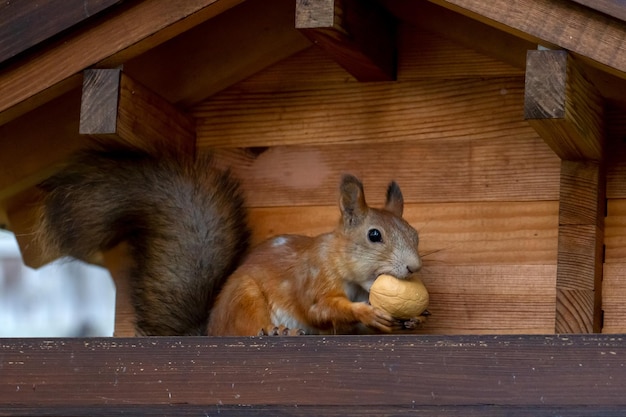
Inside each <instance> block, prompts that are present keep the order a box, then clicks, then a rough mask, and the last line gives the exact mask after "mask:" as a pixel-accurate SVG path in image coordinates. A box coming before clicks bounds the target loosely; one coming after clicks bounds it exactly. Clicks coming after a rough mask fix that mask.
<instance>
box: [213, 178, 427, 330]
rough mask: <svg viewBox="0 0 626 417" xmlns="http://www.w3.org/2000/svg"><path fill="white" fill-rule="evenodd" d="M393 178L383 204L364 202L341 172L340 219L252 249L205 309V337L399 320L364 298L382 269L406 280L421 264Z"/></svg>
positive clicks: (391, 326)
mask: <svg viewBox="0 0 626 417" xmlns="http://www.w3.org/2000/svg"><path fill="white" fill-rule="evenodd" d="M403 206H404V201H403V197H402V192H401V191H400V188H399V187H398V185H397V184H396V183H395V182H391V183H390V184H389V186H388V189H387V198H386V203H385V207H384V209H382V210H381V209H376V208H372V207H369V206H368V205H367V203H366V202H365V195H364V192H363V185H362V184H361V182H360V181H359V180H358V179H357V178H356V177H354V176H352V175H345V176H344V177H343V179H342V181H341V185H340V198H339V208H340V211H341V220H340V221H339V223H338V224H337V226H336V227H335V229H334V230H333V231H331V232H330V233H326V234H322V235H319V236H315V237H306V236H299V235H282V236H277V237H274V238H271V239H269V240H267V241H266V242H264V243H262V244H260V245H259V246H258V247H256V248H254V249H253V250H252V251H251V252H250V253H249V254H248V255H247V256H246V257H245V258H244V260H243V263H242V264H241V265H240V266H239V267H238V268H237V269H236V270H235V272H234V273H233V274H232V275H231V276H230V277H229V278H228V279H227V280H226V283H225V284H224V287H223V288H222V290H221V292H220V294H219V295H218V297H217V300H216V302H215V304H214V306H213V308H212V310H211V314H210V317H209V325H208V332H207V333H208V334H209V335H232V336H246V335H259V334H261V335H263V334H277V333H278V332H280V334H340V333H353V332H357V331H360V330H359V326H363V325H364V326H365V327H367V328H369V329H370V330H373V331H377V332H391V331H393V330H397V329H398V328H399V326H400V327H401V325H400V324H399V322H398V321H397V320H396V319H394V318H393V317H391V316H389V315H388V314H387V313H385V312H383V311H382V310H379V309H376V308H374V307H372V306H371V305H369V304H368V303H367V299H368V291H369V288H370V287H371V285H372V283H373V282H374V280H375V279H376V278H377V277H378V276H379V275H381V274H389V275H393V276H395V277H397V278H400V279H404V278H408V277H409V276H410V275H411V274H413V273H415V272H417V271H418V270H419V269H420V268H421V265H422V262H421V259H420V256H419V254H418V243H419V239H418V233H417V231H416V230H415V229H414V228H413V227H411V225H409V223H407V222H406V221H405V220H404V219H403V218H402V211H403Z"/></svg>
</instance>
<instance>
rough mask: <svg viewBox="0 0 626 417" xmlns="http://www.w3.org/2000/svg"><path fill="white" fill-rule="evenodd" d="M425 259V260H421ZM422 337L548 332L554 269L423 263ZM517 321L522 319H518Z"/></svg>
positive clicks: (551, 327)
mask: <svg viewBox="0 0 626 417" xmlns="http://www.w3.org/2000/svg"><path fill="white" fill-rule="evenodd" d="M425 261H426V260H425ZM420 277H421V279H422V281H423V282H424V285H426V288H427V289H428V292H429V295H430V303H429V305H428V311H430V312H431V313H432V314H431V316H430V317H429V318H428V321H427V322H426V324H425V325H424V327H423V329H422V330H420V333H425V334H448V335H453V334H533V333H534V334H536V333H541V334H546V333H552V332H554V328H555V315H554V311H555V300H556V289H555V288H556V287H555V278H556V265H555V264H553V265H520V264H515V265H491V264H489V265H455V264H448V265H445V264H444V265H441V264H440V265H428V264H427V262H425V265H424V269H423V270H422V271H420ZM521 318H523V319H521Z"/></svg>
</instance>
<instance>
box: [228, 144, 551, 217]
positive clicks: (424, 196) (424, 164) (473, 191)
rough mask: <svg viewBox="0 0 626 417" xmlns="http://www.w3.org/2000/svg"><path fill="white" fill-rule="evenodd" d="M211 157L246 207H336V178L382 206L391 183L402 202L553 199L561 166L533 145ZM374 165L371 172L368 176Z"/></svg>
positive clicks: (293, 149)
mask: <svg viewBox="0 0 626 417" xmlns="http://www.w3.org/2000/svg"><path fill="white" fill-rule="evenodd" d="M216 153H217V155H219V157H220V158H221V159H222V160H223V161H224V162H225V163H226V164H227V165H229V166H231V167H232V168H233V170H234V171H235V173H236V174H237V175H238V177H239V178H241V179H243V180H244V184H243V188H244V191H245V193H246V197H247V201H248V204H249V205H250V206H252V207H284V206H298V207H299V206H309V205H321V206H325V205H332V206H334V205H336V199H337V187H338V181H339V178H340V176H341V174H343V173H345V172H351V173H353V174H355V175H357V176H358V177H360V178H361V179H362V180H363V182H364V184H365V188H366V193H367V196H368V201H369V200H371V201H370V203H373V204H378V203H379V202H382V200H383V196H384V192H385V187H386V186H387V184H388V183H389V181H391V180H392V179H395V180H396V181H397V182H398V184H400V187H401V188H402V190H403V193H404V196H405V201H406V202H407V203H417V202H422V203H423V202H458V201H539V200H548V201H555V200H558V196H559V173H560V161H559V159H558V158H557V157H556V156H555V155H554V153H553V152H552V151H551V150H550V149H549V148H548V147H547V146H546V145H545V143H544V142H543V141H542V140H541V139H539V138H536V137H535V138H534V139H533V138H517V137H513V136H511V137H499V138H493V139H490V140H485V141H480V140H476V141H474V140H466V139H459V140H433V141H425V142H421V141H416V142H411V141H406V142H393V143H385V142H383V141H381V142H379V143H368V144H340V145H324V146H284V147H283V146H277V147H272V148H269V149H267V150H265V151H262V152H261V153H260V154H259V153H252V152H244V151H237V152H233V151H232V150H230V149H228V150H225V151H219V152H218V151H216ZM372 161H376V169H372Z"/></svg>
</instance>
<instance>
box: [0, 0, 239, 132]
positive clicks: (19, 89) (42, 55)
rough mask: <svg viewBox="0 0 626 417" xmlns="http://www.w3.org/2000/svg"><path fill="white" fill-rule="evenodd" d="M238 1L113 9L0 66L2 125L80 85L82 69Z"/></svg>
mask: <svg viewBox="0 0 626 417" xmlns="http://www.w3.org/2000/svg"><path fill="white" fill-rule="evenodd" d="M241 1H242V0H189V1H185V2H172V1H170V0H145V1H140V2H129V3H127V4H125V5H122V7H120V8H116V11H115V13H113V14H111V15H109V14H107V15H106V16H104V18H102V19H100V20H97V21H96V23H95V24H92V25H89V26H86V27H85V28H82V29H81V30H79V31H77V32H72V33H70V34H68V35H67V36H64V37H62V38H60V39H59V40H58V41H56V42H53V43H51V44H50V45H48V46H47V47H46V48H45V49H44V50H43V51H41V52H38V53H37V54H36V55H33V56H28V57H26V58H27V59H24V60H22V59H19V60H16V61H14V62H13V63H12V65H9V66H8V67H5V68H3V69H2V70H0V91H2V94H1V95H0V125H2V124H5V123H7V122H8V121H10V120H13V119H15V118H16V117H18V116H20V115H22V114H24V113H26V112H28V111H30V110H32V109H33V108H36V107H38V106H40V105H41V104H43V103H46V102H48V101H50V100H52V99H53V98H55V97H58V96H60V95H62V94H63V93H65V92H68V91H70V90H72V89H73V88H75V87H78V86H79V85H80V73H81V71H83V70H84V69H85V68H89V67H93V66H102V67H109V68H111V67H115V66H117V65H119V64H120V63H123V62H125V61H126V60H128V59H130V58H132V57H134V56H137V55H139V54H141V53H143V52H145V51H146V50H148V49H151V48H153V47H154V46H156V45H159V44H161V43H163V42H165V41H166V40H168V39H171V38H173V37H174V36H176V35H178V34H180V33H182V32H185V31H186V30H189V29H190V28H192V27H194V26H196V25H198V24H199V23H201V22H203V21H205V20H208V19H210V18H211V17H214V16H216V15H217V14H220V13H221V12H223V11H224V10H226V9H228V8H230V7H232V6H234V5H236V4H238V3H240V2H241ZM96 19H99V18H96Z"/></svg>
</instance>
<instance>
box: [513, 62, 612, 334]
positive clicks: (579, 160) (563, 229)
mask: <svg viewBox="0 0 626 417" xmlns="http://www.w3.org/2000/svg"><path fill="white" fill-rule="evenodd" d="M527 58H528V59H527V66H526V91H525V104H524V113H525V116H526V118H527V119H528V122H529V123H530V125H531V126H533V127H534V128H535V130H536V131H537V132H538V133H539V134H540V135H541V136H542V137H543V139H544V140H545V141H546V143H547V144H548V145H549V146H550V147H551V148H552V149H553V150H554V151H555V152H556V153H557V154H558V155H559V156H560V157H561V159H562V162H561V190H560V197H559V199H560V205H559V238H558V242H559V244H558V257H557V278H556V287H557V288H556V290H557V291H556V294H557V295H556V297H557V299H556V321H555V331H556V332H557V333H578V332H592V331H593V332H599V331H601V330H602V264H603V244H604V217H605V205H606V191H605V182H606V179H605V177H606V174H605V166H604V142H605V139H604V120H603V117H604V112H603V103H602V98H601V97H600V95H599V94H598V93H597V91H596V90H595V88H594V86H593V85H592V84H591V83H590V82H589V81H588V80H587V79H586V78H585V76H584V73H583V72H582V70H581V69H580V68H579V67H578V65H577V64H576V63H575V62H574V61H573V60H572V58H571V57H570V56H569V54H568V53H567V52H565V51H529V52H528V55H527Z"/></svg>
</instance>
